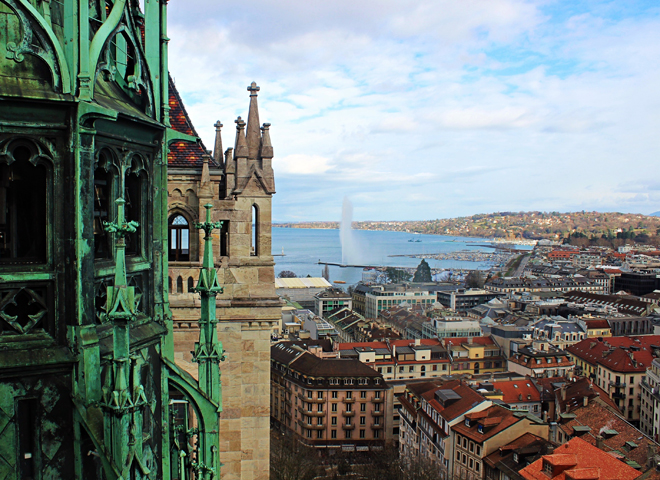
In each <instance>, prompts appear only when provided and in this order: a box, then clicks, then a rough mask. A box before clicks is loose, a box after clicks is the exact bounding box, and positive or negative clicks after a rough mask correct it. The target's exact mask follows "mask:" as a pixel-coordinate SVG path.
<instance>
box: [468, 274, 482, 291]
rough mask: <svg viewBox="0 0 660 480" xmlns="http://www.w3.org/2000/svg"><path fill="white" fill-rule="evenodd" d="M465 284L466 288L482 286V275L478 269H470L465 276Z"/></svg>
mask: <svg viewBox="0 0 660 480" xmlns="http://www.w3.org/2000/svg"><path fill="white" fill-rule="evenodd" d="M465 286H466V287H467V288H483V286H484V277H483V275H482V274H481V272H480V271H479V270H471V271H470V273H468V274H467V276H466V277H465Z"/></svg>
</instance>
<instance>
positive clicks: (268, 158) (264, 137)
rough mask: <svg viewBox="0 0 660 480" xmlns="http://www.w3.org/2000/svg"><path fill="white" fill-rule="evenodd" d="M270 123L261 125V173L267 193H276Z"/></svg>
mask: <svg viewBox="0 0 660 480" xmlns="http://www.w3.org/2000/svg"><path fill="white" fill-rule="evenodd" d="M269 130H270V123H264V125H263V127H261V150H260V152H259V156H260V163H261V175H262V181H263V185H264V189H265V190H266V192H267V193H269V194H271V195H272V194H273V193H275V174H274V173H273V144H272V143H271V142H270V131H269Z"/></svg>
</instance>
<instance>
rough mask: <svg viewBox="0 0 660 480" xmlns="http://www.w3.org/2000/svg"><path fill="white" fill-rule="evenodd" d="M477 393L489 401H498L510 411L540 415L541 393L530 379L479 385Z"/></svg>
mask: <svg viewBox="0 0 660 480" xmlns="http://www.w3.org/2000/svg"><path fill="white" fill-rule="evenodd" d="M479 392H480V393H481V394H482V395H483V396H484V397H486V398H487V399H489V400H499V401H500V402H502V403H504V404H506V405H508V406H509V407H510V408H511V409H512V410H520V411H524V412H530V413H533V414H534V415H541V393H540V392H539V390H538V388H537V386H536V384H535V383H534V382H533V381H532V380H531V379H530V378H522V379H518V380H500V381H495V382H492V383H486V384H480V385H479Z"/></svg>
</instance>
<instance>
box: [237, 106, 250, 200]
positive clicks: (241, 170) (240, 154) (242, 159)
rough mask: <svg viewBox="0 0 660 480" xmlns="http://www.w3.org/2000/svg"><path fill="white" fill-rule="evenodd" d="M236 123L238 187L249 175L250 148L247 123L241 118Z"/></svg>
mask: <svg viewBox="0 0 660 480" xmlns="http://www.w3.org/2000/svg"><path fill="white" fill-rule="evenodd" d="M235 123H236V146H235V147H234V159H235V161H236V187H238V186H239V184H240V182H241V181H243V179H244V177H247V174H248V163H247V160H248V146H247V142H246V139H245V122H244V121H243V119H242V118H241V117H238V118H237V119H236V120H235Z"/></svg>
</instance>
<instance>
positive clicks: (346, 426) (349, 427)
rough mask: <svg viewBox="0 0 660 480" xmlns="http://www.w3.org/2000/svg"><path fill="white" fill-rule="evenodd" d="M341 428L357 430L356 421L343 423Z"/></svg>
mask: <svg viewBox="0 0 660 480" xmlns="http://www.w3.org/2000/svg"><path fill="white" fill-rule="evenodd" d="M341 428H343V429H344V430H355V424H354V423H351V424H350V425H346V424H343V425H342V426H341Z"/></svg>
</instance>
